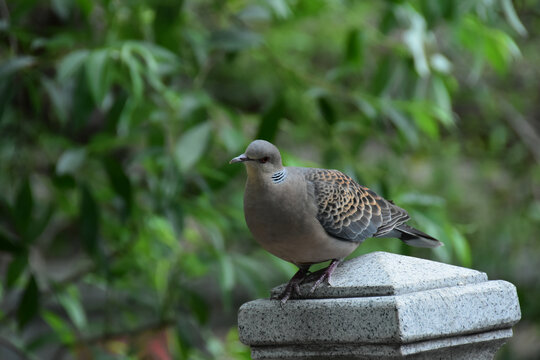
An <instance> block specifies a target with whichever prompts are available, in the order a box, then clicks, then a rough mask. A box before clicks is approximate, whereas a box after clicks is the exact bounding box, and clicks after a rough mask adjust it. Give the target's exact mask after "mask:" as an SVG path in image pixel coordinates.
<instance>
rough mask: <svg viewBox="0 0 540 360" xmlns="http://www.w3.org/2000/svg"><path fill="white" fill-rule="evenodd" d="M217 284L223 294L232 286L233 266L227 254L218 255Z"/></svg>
mask: <svg viewBox="0 0 540 360" xmlns="http://www.w3.org/2000/svg"><path fill="white" fill-rule="evenodd" d="M219 284H220V286H221V288H222V290H223V291H224V292H229V291H231V289H232V288H233V286H234V266H233V262H232V260H231V257H230V256H229V255H227V254H220V255H219Z"/></svg>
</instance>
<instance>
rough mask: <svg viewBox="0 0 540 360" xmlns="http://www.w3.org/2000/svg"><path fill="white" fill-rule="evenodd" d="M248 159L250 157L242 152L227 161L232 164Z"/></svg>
mask: <svg viewBox="0 0 540 360" xmlns="http://www.w3.org/2000/svg"><path fill="white" fill-rule="evenodd" d="M248 160H250V158H248V157H247V156H246V154H242V155H238V156H237V157H235V158H234V159H232V160H231V161H229V164H234V163H239V162H244V161H248Z"/></svg>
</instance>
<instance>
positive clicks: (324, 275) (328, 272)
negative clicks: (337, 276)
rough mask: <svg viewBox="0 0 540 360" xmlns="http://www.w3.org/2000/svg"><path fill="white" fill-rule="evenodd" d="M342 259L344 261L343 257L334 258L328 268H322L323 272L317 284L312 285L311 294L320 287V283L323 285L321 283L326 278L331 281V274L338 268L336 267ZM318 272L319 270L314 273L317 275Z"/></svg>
mask: <svg viewBox="0 0 540 360" xmlns="http://www.w3.org/2000/svg"><path fill="white" fill-rule="evenodd" d="M341 261H342V260H341V259H334V260H332V262H331V263H330V265H328V267H327V268H326V269H323V270H321V271H322V274H321V276H319V278H318V279H317V281H315V284H313V286H312V287H311V290H309V293H310V294H313V292H314V291H315V290H316V289H317V288H318V287H319V285H321V283H322V282H323V281H325V280H326V282H329V281H330V276H331V275H332V273H333V272H334V270H336V268H337V267H338V265H339V264H340V263H341ZM318 272H319V271H317V272H315V273H313V274H312V275H315V274H317V273H318Z"/></svg>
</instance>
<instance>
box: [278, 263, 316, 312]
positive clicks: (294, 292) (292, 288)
mask: <svg viewBox="0 0 540 360" xmlns="http://www.w3.org/2000/svg"><path fill="white" fill-rule="evenodd" d="M308 269H309V267H301V268H300V269H299V270H298V271H297V272H296V274H294V276H293V277H292V278H291V280H289V282H288V283H287V286H285V289H284V290H283V291H282V292H281V294H279V295H278V296H276V297H275V298H277V299H278V300H280V302H281V306H283V305H285V303H286V302H287V300H289V299H290V298H291V297H294V296H300V295H301V294H300V284H301V283H302V282H303V281H304V279H305V278H306V275H307V274H308Z"/></svg>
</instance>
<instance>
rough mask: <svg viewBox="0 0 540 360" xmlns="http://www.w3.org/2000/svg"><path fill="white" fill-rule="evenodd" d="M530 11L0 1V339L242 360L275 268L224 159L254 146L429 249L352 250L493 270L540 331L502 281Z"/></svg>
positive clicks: (518, 194) (373, 243) (530, 242)
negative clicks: (371, 198) (375, 201)
mask: <svg viewBox="0 0 540 360" xmlns="http://www.w3.org/2000/svg"><path fill="white" fill-rule="evenodd" d="M533 8H534V4H532V3H531V4H529V2H524V3H523V4H522V8H520V9H517V10H518V11H516V9H515V8H514V6H513V4H512V2H511V1H510V0H503V1H500V2H493V1H484V2H474V1H426V0H410V1H354V0H347V1H322V0H316V1H315V0H274V1H266V0H248V1H244V0H242V1H240V0H234V1H225V2H224V1H214V0H198V1H192V0H186V1H168V0H143V1H109V0H97V1H90V0H78V1H59V0H55V1H50V2H44V3H43V2H36V1H33V0H20V1H13V2H5V1H1V0H0V9H1V14H2V17H1V18H2V20H1V21H0V34H1V37H0V39H1V40H0V54H1V55H0V56H1V60H2V61H1V62H0V139H1V141H0V186H1V188H2V189H3V191H2V192H1V193H0V256H1V258H2V260H5V264H6V265H5V266H2V267H1V268H2V279H3V283H2V285H1V287H0V290H1V291H0V296H2V298H1V299H0V301H2V312H0V325H1V329H0V331H1V333H2V336H3V337H5V338H6V339H8V341H10V342H12V343H13V346H14V348H15V349H17V351H20V352H21V354H25V356H28V357H30V358H39V357H40V356H41V355H42V354H43V351H45V349H47V348H51V347H52V348H54V350H55V351H56V355H57V356H61V355H63V354H65V353H67V352H69V353H71V355H73V357H80V358H96V359H109V358H123V359H127V358H129V359H135V358H143V357H144V356H145V354H148V352H149V351H150V353H151V352H152V351H158V350H156V349H154V350H152V349H150V348H149V347H150V346H151V345H150V344H154V345H155V344H160V342H159V339H161V338H162V337H164V338H166V339H167V340H166V341H165V344H166V345H165V347H166V348H167V350H168V351H169V352H170V353H171V354H172V356H173V358H175V359H214V358H217V359H249V351H248V349H246V348H245V347H244V346H243V345H241V344H240V342H239V340H238V334H237V331H236V329H235V328H234V321H235V309H236V308H237V307H238V305H239V304H240V303H242V302H243V301H246V300H247V299H252V298H255V297H258V296H267V295H268V292H269V289H270V288H271V287H272V286H273V285H276V284H278V283H279V282H281V281H285V280H286V279H287V277H288V276H290V275H291V274H292V272H293V271H294V266H293V265H291V264H287V263H285V262H282V261H281V260H278V259H276V258H274V257H272V256H270V255H268V254H266V253H264V252H263V251H262V250H261V249H260V247H259V246H257V245H256V244H255V243H254V242H253V241H252V237H251V235H250V234H249V233H248V231H247V229H246V227H245V225H244V219H243V213H242V197H241V196H242V190H243V185H242V184H243V172H242V170H241V168H240V167H239V166H229V165H228V160H230V159H231V158H232V157H233V156H236V155H238V154H240V153H241V152H242V151H243V149H244V148H245V146H246V144H248V143H249V142H250V141H251V140H252V139H254V138H264V139H267V140H270V141H273V142H276V143H277V144H278V145H279V146H280V148H281V149H282V150H283V157H284V159H285V162H286V164H288V165H307V166H321V167H331V168H339V169H341V170H343V171H345V172H346V173H348V174H349V175H351V176H353V177H354V178H355V179H357V180H358V181H360V182H361V183H363V184H365V185H367V186H370V187H371V188H373V189H374V190H376V191H377V192H378V193H380V194H381V195H383V196H385V197H387V198H390V199H394V201H395V202H396V203H398V204H399V205H401V206H403V207H405V208H406V209H408V210H409V212H410V214H411V217H412V218H413V219H414V220H415V221H416V222H417V225H418V226H419V228H421V229H422V230H424V231H426V232H428V233H430V234H432V235H434V236H436V237H438V238H440V239H441V240H442V241H443V242H445V245H446V246H445V247H444V248H440V249H437V250H436V251H433V252H430V251H426V250H418V249H412V248H409V247H406V246H403V245H402V244H400V242H398V241H395V240H388V241H386V240H383V239H378V240H368V241H367V242H366V243H365V244H363V245H362V246H361V247H360V248H359V249H358V251H357V253H355V254H354V255H357V254H358V253H362V252H368V251H373V250H388V251H394V252H402V253H406V254H412V255H415V256H425V257H433V258H435V259H438V260H441V261H445V262H451V263H456V264H460V265H464V266H474V267H478V268H480V269H483V270H484V271H489V272H490V277H497V276H499V275H500V276H501V277H504V278H507V279H509V280H511V281H514V282H516V283H518V284H520V285H519V286H520V288H521V286H523V291H520V296H521V299H522V306H523V313H524V316H525V317H527V316H529V315H530V317H531V320H532V321H534V322H535V324H536V325H535V326H538V324H539V323H540V312H539V311H538V306H537V305H536V303H537V302H536V299H537V297H536V295H535V294H538V286H537V283H536V282H535V280H534V279H535V277H534V276H532V275H527V274H528V273H530V271H529V272H527V271H520V266H521V265H520V264H521V260H520V259H526V260H528V261H530V262H532V263H537V260H535V259H536V258H537V257H535V256H537V255H538V252H539V250H540V249H539V248H538V245H537V244H536V243H535V242H534V237H535V236H536V235H537V234H536V232H537V229H538V225H539V222H540V215H539V214H540V211H539V209H540V205H538V204H539V203H540V202H539V201H540V200H539V199H538V196H539V195H538V194H539V193H540V192H539V190H538V187H537V186H536V185H533V184H535V183H536V184H538V183H540V168H539V167H538V161H540V160H539V159H540V155H538V154H537V153H535V151H536V150H535V146H534V143H535V141H536V140H537V138H535V136H536V135H535V130H534V127H533V130H532V131H530V128H531V127H530V125H529V124H528V123H527V120H526V118H523V117H521V115H520V112H521V113H523V114H527V113H528V112H531V111H533V110H531V109H535V107H536V106H537V105H536V104H537V99H535V98H532V97H531V96H528V95H529V94H531V93H533V92H534V91H536V88H535V86H536V83H537V82H535V81H532V80H531V79H534V76H530V75H531V74H532V75H535V76H538V70H537V69H538V67H537V65H535V63H534V59H535V58H534V56H535V55H536V58H537V57H538V56H537V53H538V52H537V49H536V50H535V47H534V46H533V45H534V41H533V39H532V38H531V39H530V40H521V43H520V46H518V44H517V43H516V40H515V39H516V38H519V36H524V35H526V34H527V32H528V31H527V30H528V29H529V26H536V29H537V28H538V26H539V25H538V24H537V21H533V20H530V17H527V16H525V17H523V19H522V17H521V14H522V13H523V14H525V15H526V14H528V11H533V10H532V9H533ZM522 21H523V23H522ZM530 33H531V34H532V33H533V31H532V30H531V31H530ZM530 44H533V45H530ZM522 53H523V58H521V54H522ZM529 55H530V56H531V59H532V60H531V64H527V63H526V64H525V65H526V66H515V62H516V61H521V62H523V61H527V59H528V57H527V56H529ZM536 60H538V59H536ZM516 74H517V75H516ZM510 75H513V76H514V77H512V76H510ZM515 76H517V77H519V78H520V79H521V80H522V81H521V82H520V85H519V86H517V85H516V84H514V83H513V80H512V79H514V78H515ZM536 78H538V77H536ZM509 88H515V90H514V92H509V91H508V89H509ZM516 113H517V114H518V115H519V116H515V114H516ZM512 114H513V115H512ZM508 119H518V120H508ZM520 119H521V120H520ZM524 129H525V130H524ZM530 144H533V145H532V146H531V145H530ZM535 154H536V155H535ZM535 156H537V158H535ZM516 189H518V190H519V191H516ZM509 255H510V258H509ZM2 264H4V262H2ZM501 264H504V265H501ZM492 274H493V276H492ZM12 294H13V295H14V296H10V295H12ZM13 299H15V300H13ZM40 325H41V326H42V327H43V326H46V330H45V331H40V332H36V331H33V330H34V327H36V326H40ZM42 327H41V328H40V329H42ZM154 340H155V341H154ZM154 345H152V346H154ZM155 346H158V345H155ZM2 351H3V349H1V348H0V354H2Z"/></svg>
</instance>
